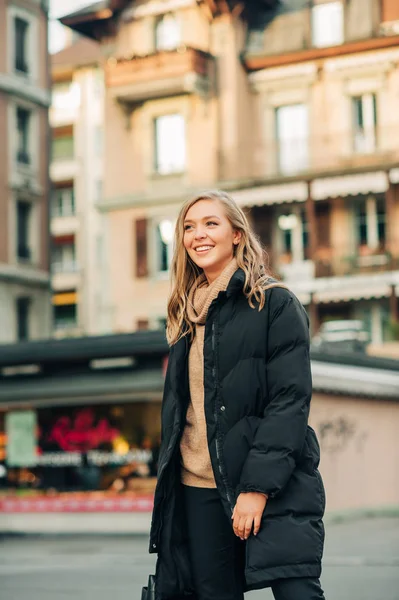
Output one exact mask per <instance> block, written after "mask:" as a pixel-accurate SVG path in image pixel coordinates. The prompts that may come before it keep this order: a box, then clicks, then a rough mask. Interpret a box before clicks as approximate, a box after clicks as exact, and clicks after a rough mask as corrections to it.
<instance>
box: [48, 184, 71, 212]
mask: <svg viewBox="0 0 399 600" xmlns="http://www.w3.org/2000/svg"><path fill="white" fill-rule="evenodd" d="M74 214H75V194H74V189H73V187H65V188H58V189H56V190H55V191H54V193H53V198H52V216H53V217H69V216H71V215H74Z"/></svg>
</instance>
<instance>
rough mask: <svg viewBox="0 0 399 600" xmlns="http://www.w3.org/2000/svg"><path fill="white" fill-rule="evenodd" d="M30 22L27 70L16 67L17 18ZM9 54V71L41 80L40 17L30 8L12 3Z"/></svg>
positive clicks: (35, 80)
mask: <svg viewBox="0 0 399 600" xmlns="http://www.w3.org/2000/svg"><path fill="white" fill-rule="evenodd" d="M17 18H18V19H20V20H21V21H25V22H26V23H27V24H28V28H27V34H26V56H25V58H26V67H27V70H26V71H21V70H19V69H17V68H16V44H17V41H16V30H15V25H14V24H15V19H17ZM7 55H8V65H7V67H8V72H9V73H10V74H12V75H14V76H15V77H18V78H19V79H22V80H26V79H28V80H30V81H32V82H34V83H38V82H39V74H40V64H41V58H42V56H41V54H40V45H39V17H38V15H35V14H34V13H32V12H31V11H29V10H28V9H25V8H23V7H21V6H16V5H15V4H11V5H10V6H8V8H7Z"/></svg>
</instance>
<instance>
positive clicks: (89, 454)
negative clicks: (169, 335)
mask: <svg viewBox="0 0 399 600" xmlns="http://www.w3.org/2000/svg"><path fill="white" fill-rule="evenodd" d="M154 334H155V335H148V334H147V333H146V334H144V333H143V334H131V335H129V336H126V335H121V336H111V337H110V338H93V339H92V341H91V342H90V338H86V339H85V340H83V339H82V340H67V341H57V342H35V343H32V344H27V345H25V350H24V352H25V354H23V353H22V351H21V352H18V351H17V348H16V347H13V348H12V347H8V348H9V349H11V348H12V349H13V351H12V352H11V356H8V357H7V356H6V353H5V347H3V348H0V364H1V362H2V367H1V380H2V381H1V384H2V385H1V386H0V510H3V511H4V510H6V511H7V510H10V511H11V512H18V511H20V510H25V511H32V512H46V511H53V510H58V511H73V510H79V511H85V510H89V509H90V510H100V511H104V510H108V509H109V510H150V509H151V506H152V496H153V491H154V488H155V483H156V473H157V461H158V454H159V446H160V407H161V396H162V386H163V376H164V371H165V361H166V360H167V346H166V342H165V341H164V339H163V337H162V335H161V334H158V333H156V332H154ZM127 338H128V339H127ZM111 339H112V343H108V342H109V341H110V340H111ZM99 340H101V342H102V343H101V344H99V343H98V342H99ZM46 344H47V345H49V346H50V345H51V347H52V350H53V351H52V352H51V351H50V348H49V347H47V346H46ZM83 345H84V347H83ZM2 350H4V353H3V355H2ZM127 350H128V354H127V353H126V351H127ZM4 363H6V364H4Z"/></svg>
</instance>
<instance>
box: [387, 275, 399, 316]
mask: <svg viewBox="0 0 399 600" xmlns="http://www.w3.org/2000/svg"><path fill="white" fill-rule="evenodd" d="M389 313H390V318H391V322H392V323H398V322H399V307H398V298H397V296H396V287H395V285H394V284H393V285H391V295H390V297H389Z"/></svg>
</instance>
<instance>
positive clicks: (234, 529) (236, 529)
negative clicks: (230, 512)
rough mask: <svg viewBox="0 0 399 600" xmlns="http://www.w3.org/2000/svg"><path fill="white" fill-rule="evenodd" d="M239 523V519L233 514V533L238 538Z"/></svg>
mask: <svg viewBox="0 0 399 600" xmlns="http://www.w3.org/2000/svg"><path fill="white" fill-rule="evenodd" d="M239 522H240V518H239V516H238V515H237V513H234V519H233V531H234V533H235V534H236V535H237V536H238V525H239Z"/></svg>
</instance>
